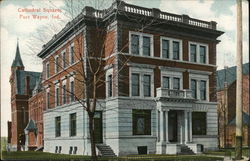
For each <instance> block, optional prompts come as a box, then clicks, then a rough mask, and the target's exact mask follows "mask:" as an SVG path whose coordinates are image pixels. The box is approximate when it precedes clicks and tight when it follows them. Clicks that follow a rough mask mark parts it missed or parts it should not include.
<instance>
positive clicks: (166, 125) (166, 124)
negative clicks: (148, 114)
mask: <svg viewBox="0 0 250 161" xmlns="http://www.w3.org/2000/svg"><path fill="white" fill-rule="evenodd" d="M165 127H166V132H165V134H166V143H168V142H169V141H168V110H166V111H165Z"/></svg>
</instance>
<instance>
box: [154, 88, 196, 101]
mask: <svg viewBox="0 0 250 161" xmlns="http://www.w3.org/2000/svg"><path fill="white" fill-rule="evenodd" d="M156 96H157V97H167V98H183V99H192V98H193V97H192V91H191V90H187V89H183V90H176V89H167V88H157V89H156Z"/></svg>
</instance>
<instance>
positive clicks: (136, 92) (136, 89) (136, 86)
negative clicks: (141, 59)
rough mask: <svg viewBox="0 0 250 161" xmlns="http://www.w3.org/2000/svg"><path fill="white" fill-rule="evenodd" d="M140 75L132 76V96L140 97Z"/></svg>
mask: <svg viewBox="0 0 250 161" xmlns="http://www.w3.org/2000/svg"><path fill="white" fill-rule="evenodd" d="M139 77H140V75H139V74H132V96H140V78H139Z"/></svg>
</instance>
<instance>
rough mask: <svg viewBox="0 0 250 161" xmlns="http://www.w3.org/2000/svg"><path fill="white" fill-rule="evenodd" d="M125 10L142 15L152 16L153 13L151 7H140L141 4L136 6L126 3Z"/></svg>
mask: <svg viewBox="0 0 250 161" xmlns="http://www.w3.org/2000/svg"><path fill="white" fill-rule="evenodd" d="M120 9H121V8H120ZM124 11H125V12H130V13H136V14H140V15H144V16H151V15H152V10H151V9H148V8H144V7H139V6H134V5H129V4H126V5H125V6H124Z"/></svg>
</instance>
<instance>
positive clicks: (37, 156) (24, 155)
mask: <svg viewBox="0 0 250 161" xmlns="http://www.w3.org/2000/svg"><path fill="white" fill-rule="evenodd" d="M2 154H3V159H7V160H8V159H13V160H24V159H27V160H64V161H66V160H69V161H74V160H81V161H82V160H89V159H90V157H89V156H83V155H67V154H52V153H46V152H34V151H25V152H22V151H21V152H9V153H7V152H6V151H3V152H2ZM99 160H109V161H110V160H113V161H125V160H126V161H128V160H159V161H160V160H162V161H163V160H164V161H165V160H192V161H193V160H197V161H198V160H200V161H205V160H210V161H211V160H223V158H221V157H214V156H209V155H207V156H206V155H157V154H155V155H131V156H125V157H115V158H106V157H101V158H99Z"/></svg>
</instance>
